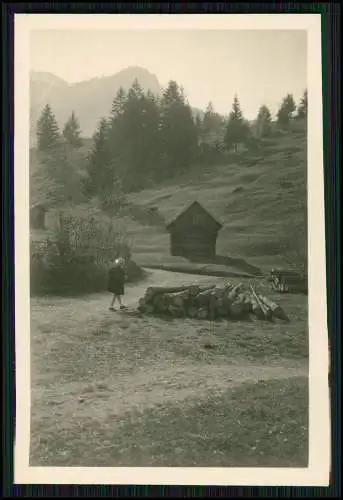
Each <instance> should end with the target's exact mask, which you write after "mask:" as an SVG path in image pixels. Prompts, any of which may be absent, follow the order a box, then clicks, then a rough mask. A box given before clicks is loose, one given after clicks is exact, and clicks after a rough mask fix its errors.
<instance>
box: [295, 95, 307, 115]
mask: <svg viewBox="0 0 343 500" xmlns="http://www.w3.org/2000/svg"><path fill="white" fill-rule="evenodd" d="M297 118H298V119H301V118H307V89H306V90H305V91H304V94H303V96H302V98H301V100H300V103H299V106H298V113H297Z"/></svg>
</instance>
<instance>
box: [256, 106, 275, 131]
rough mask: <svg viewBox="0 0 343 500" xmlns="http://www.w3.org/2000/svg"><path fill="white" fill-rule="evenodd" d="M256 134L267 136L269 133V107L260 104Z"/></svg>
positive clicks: (270, 119)
mask: <svg viewBox="0 0 343 500" xmlns="http://www.w3.org/2000/svg"><path fill="white" fill-rule="evenodd" d="M256 126H257V134H258V136H259V137H267V136H268V135H270V133H271V127H272V115H271V112H270V110H269V108H268V107H267V106H265V105H262V106H261V107H260V109H259V111H258V115H257V120H256Z"/></svg>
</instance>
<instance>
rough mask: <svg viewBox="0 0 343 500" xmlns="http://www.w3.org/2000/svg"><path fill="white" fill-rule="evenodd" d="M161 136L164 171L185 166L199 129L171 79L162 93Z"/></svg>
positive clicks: (196, 143)
mask: <svg viewBox="0 0 343 500" xmlns="http://www.w3.org/2000/svg"><path fill="white" fill-rule="evenodd" d="M160 138H161V148H162V153H163V164H164V167H165V174H166V175H167V176H171V175H173V174H174V173H176V172H177V171H178V170H182V169H184V168H186V167H187V166H188V165H189V164H190V163H191V161H192V159H193V158H194V155H195V153H196V150H197V147H198V133H197V128H196V125H195V123H194V120H193V114H192V110H191V107H190V106H189V104H188V102H187V101H186V98H185V95H184V92H183V91H181V89H180V88H179V86H178V84H177V83H176V82H175V81H170V82H169V84H168V86H167V88H166V89H165V90H164V92H163V94H162V97H161V122H160Z"/></svg>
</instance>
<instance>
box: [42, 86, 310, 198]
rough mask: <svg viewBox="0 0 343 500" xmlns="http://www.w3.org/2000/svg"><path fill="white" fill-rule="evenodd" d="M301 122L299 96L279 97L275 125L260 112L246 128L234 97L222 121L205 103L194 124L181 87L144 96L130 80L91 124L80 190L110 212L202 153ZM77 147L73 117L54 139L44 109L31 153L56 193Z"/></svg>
mask: <svg viewBox="0 0 343 500" xmlns="http://www.w3.org/2000/svg"><path fill="white" fill-rule="evenodd" d="M306 117H307V91H306V90H305V92H304V94H303V97H302V99H301V100H300V103H299V105H298V106H297V105H296V103H295V101H294V98H293V96H292V95H291V94H288V95H287V96H285V98H284V99H283V101H282V103H281V106H280V108H279V110H278V112H277V115H276V120H273V119H272V114H271V111H270V110H269V108H268V107H267V106H265V105H262V106H261V107H260V109H259V111H258V115H257V118H256V120H255V122H254V124H253V125H252V124H250V123H249V122H248V121H247V120H246V119H245V117H244V115H243V112H242V110H241V106H240V102H239V99H238V97H237V96H235V97H234V100H233V104H232V109H231V112H230V114H229V116H228V117H223V116H222V115H220V114H219V113H216V112H215V110H214V107H213V105H212V103H211V102H210V103H209V104H208V106H207V108H206V110H205V113H204V116H203V117H202V118H201V116H200V115H199V114H196V116H195V117H194V116H193V112H192V109H191V106H190V104H189V102H188V100H187V98H186V96H185V94H184V91H183V88H182V87H181V86H179V85H178V84H177V83H176V82H175V81H170V82H169V84H168V86H167V87H166V88H165V89H164V90H163V92H162V93H161V95H160V96H155V95H153V94H152V93H151V92H144V91H143V89H142V87H141V86H140V84H139V82H138V81H137V80H135V81H134V82H133V84H132V86H131V88H130V89H129V90H128V91H127V92H125V91H124V90H123V89H122V88H120V89H119V90H118V92H117V95H116V96H115V97H114V99H113V103H112V109H111V110H110V113H109V116H107V117H103V118H102V119H101V120H100V122H99V124H98V127H97V130H96V131H95V133H94V136H93V145H92V149H91V151H90V153H89V155H88V158H87V160H86V165H85V166H86V176H85V179H84V183H83V184H84V185H83V189H84V192H85V193H86V195H87V196H89V197H99V198H101V199H102V201H103V202H105V204H106V203H108V204H109V205H110V204H111V203H112V201H113V198H115V197H117V195H118V193H119V192H123V191H133V190H137V189H140V188H142V187H144V186H145V185H147V183H148V182H151V181H153V182H159V181H161V180H163V179H166V178H170V177H173V176H176V175H178V174H180V173H182V172H184V171H186V170H187V169H188V168H189V167H190V165H191V164H192V163H194V162H197V161H201V157H202V155H204V154H207V156H208V155H209V154H210V155H215V154H216V153H218V151H219V152H227V151H233V152H237V151H238V149H239V147H240V145H246V146H247V145H249V143H250V142H251V141H253V140H259V139H263V138H266V137H268V136H270V135H272V134H273V130H274V129H275V126H277V127H279V128H281V129H282V128H283V129H287V127H288V126H289V124H290V122H291V121H294V120H300V119H306ZM80 146H82V139H81V130H80V125H79V122H78V119H77V117H76V116H75V113H74V112H72V113H71V116H70V118H69V120H68V121H67V123H66V124H65V126H64V128H63V130H62V132H61V131H60V130H59V127H58V124H57V121H56V118H55V116H54V114H53V111H52V109H51V107H50V106H49V105H46V106H45V108H44V109H43V112H42V115H41V117H40V118H39V120H38V123H37V149H38V150H39V151H40V153H41V154H43V156H44V160H43V162H45V164H46V165H47V166H49V165H50V171H53V170H54V169H59V171H60V174H59V176H57V177H58V178H59V180H60V185H61V186H62V185H65V184H66V183H65V181H63V179H62V178H63V175H66V176H67V177H68V169H69V167H70V165H69V164H68V162H70V161H71V160H70V152H71V154H75V153H73V152H75V151H77V150H78V149H79V148H80ZM47 168H48V167H47ZM54 175H55V177H56V174H54Z"/></svg>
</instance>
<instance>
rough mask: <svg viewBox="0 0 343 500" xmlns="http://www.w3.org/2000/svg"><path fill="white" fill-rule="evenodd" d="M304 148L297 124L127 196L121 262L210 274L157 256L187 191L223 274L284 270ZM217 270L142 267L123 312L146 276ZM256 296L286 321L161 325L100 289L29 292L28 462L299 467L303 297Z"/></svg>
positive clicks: (298, 224) (299, 198) (295, 222)
mask: <svg viewBox="0 0 343 500" xmlns="http://www.w3.org/2000/svg"><path fill="white" fill-rule="evenodd" d="M306 149H307V144H306V135H305V132H304V131H303V132H301V133H289V134H288V135H287V134H286V135H284V136H282V137H278V138H274V140H273V141H272V143H271V144H269V146H268V147H267V148H265V150H264V151H263V152H261V154H260V155H259V156H256V155H253V154H252V153H249V152H248V153H245V155H244V156H237V157H236V158H234V157H233V158H232V159H231V160H230V161H228V164H227V165H220V166H219V165H217V166H211V167H207V168H205V167H203V166H201V167H199V166H197V165H194V166H193V168H192V169H191V170H190V171H189V172H188V173H187V174H184V175H183V176H180V177H179V178H177V179H174V180H170V181H168V182H165V183H163V184H160V185H158V186H153V187H151V188H149V189H145V190H143V191H141V192H138V193H135V194H131V195H130V196H129V197H128V201H129V207H128V210H127V212H126V213H125V211H124V212H122V213H121V214H120V217H119V218H118V223H120V225H121V227H125V229H126V231H127V235H128V238H129V240H130V242H131V245H132V252H133V259H134V260H135V261H136V262H137V263H138V264H141V265H143V266H147V267H149V266H154V267H155V268H158V267H165V268H169V269H174V270H175V269H179V270H180V271H181V270H183V271H185V272H186V271H187V270H190V269H191V270H192V271H193V272H194V271H196V270H198V271H199V269H201V270H202V271H204V272H205V271H206V267H207V270H208V271H209V274H210V273H211V269H210V267H211V266H209V265H208V264H204V263H198V264H190V263H189V262H187V261H185V260H184V259H181V258H173V257H171V256H170V251H169V235H168V233H167V231H166V229H165V225H166V223H167V222H168V221H170V220H171V219H173V218H174V217H176V216H177V215H178V213H179V212H180V211H181V210H182V208H184V207H186V206H187V205H189V204H190V203H192V202H193V201H195V200H198V201H199V202H200V203H201V204H203V206H204V207H205V208H206V209H207V210H209V211H210V212H211V213H212V214H213V215H214V216H215V217H217V219H218V220H219V221H220V222H221V223H222V224H223V228H222V230H221V231H220V233H219V237H218V241H217V253H218V254H219V255H220V256H224V257H229V258H230V259H231V265H228V266H225V269H226V272H227V273H231V275H232V276H233V275H234V274H236V275H237V274H239V273H241V276H240V277H236V278H232V281H233V282H235V280H236V281H239V282H243V283H246V282H247V281H248V278H244V277H242V272H245V271H247V269H249V266H250V267H251V266H252V265H254V266H256V267H259V268H260V269H261V270H262V272H264V271H266V270H269V269H270V267H276V266H278V265H284V264H285V259H286V258H291V259H292V257H294V252H293V250H294V247H296V246H297V245H298V243H301V244H302V246H303V247H304V248H306V241H305V240H306V224H305V219H304V214H305V211H306V163H307V160H306ZM34 158H35V157H34V155H31V157H30V160H31V159H32V161H33V162H34ZM33 170H34V168H33V167H32V165H31V173H32V171H33ZM153 207H157V209H158V218H157V219H156V220H155V222H151V221H149V218H148V217H147V216H146V214H148V213H149V210H150V209H151V208H153ZM88 209H89V207H88V206H87V205H85V206H84V207H82V206H80V207H78V210H79V211H80V210H81V212H82V210H84V211H85V212H86V213H87V210H88ZM53 221H54V213H53V211H52V213H48V214H47V224H48V230H47V231H43V232H42V234H40V235H32V236H34V237H35V236H37V237H43V238H45V237H46V235H47V234H49V229H51V227H52V223H53ZM219 267H220V266H216V270H217V271H218V269H219ZM212 271H213V269H212ZM221 279H222V278H219V277H216V278H214V277H209V276H205V275H203V276H200V275H197V274H194V275H192V276H190V275H189V276H187V274H178V273H175V272H174V273H171V272H166V271H161V270H158V269H155V270H153V271H150V272H149V273H148V275H147V277H146V281H144V282H142V283H140V284H135V285H132V286H129V287H128V291H127V295H126V300H127V303H128V305H129V306H130V308H131V309H132V310H133V308H134V306H135V305H136V303H137V300H138V298H139V297H140V296H142V295H143V294H144V291H145V288H146V287H147V286H149V285H152V284H155V285H156V284H157V285H161V284H168V285H172V284H176V285H178V284H181V283H182V284H184V283H195V282H201V283H209V282H211V283H219V282H220V281H221ZM261 291H264V292H266V294H267V295H268V296H270V298H274V300H275V301H276V302H279V303H280V305H281V306H282V307H283V308H284V309H285V311H286V313H287V314H288V315H289V318H290V322H289V323H282V322H276V323H266V322H260V321H250V322H247V321H244V322H243V321H230V322H229V321H221V322H215V323H210V322H207V321H193V320H181V319H179V320H177V319H175V320H170V321H166V320H163V319H159V318H150V317H149V318H148V317H141V316H139V315H137V314H134V313H133V312H132V313H125V314H119V313H115V314H113V313H111V312H109V311H108V305H109V304H108V301H109V297H108V296H106V294H98V295H90V296H86V297H78V298H75V297H74V298H58V297H56V298H47V297H45V298H44V297H41V298H38V297H33V298H32V299H31V384H32V415H31V454H30V463H31V465H50V466H53V465H60V466H124V465H126V466H149V465H153V466H207V467H209V466H270V467H273V466H298V467H306V465H307V454H308V322H307V297H305V296H300V295H288V296H287V295H281V296H277V295H275V294H273V293H271V292H270V291H266V290H265V289H263V290H261Z"/></svg>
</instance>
